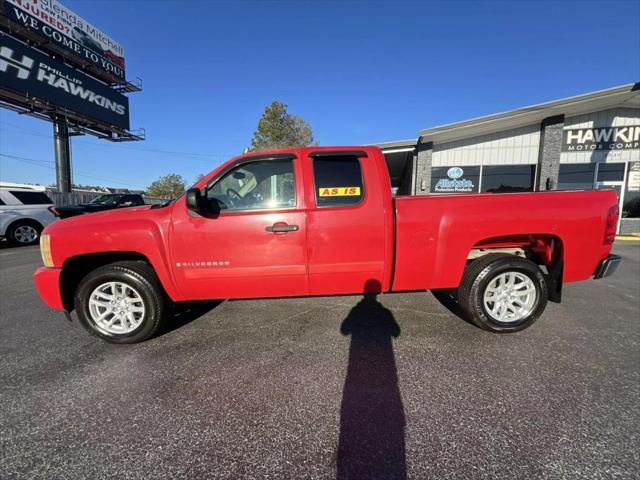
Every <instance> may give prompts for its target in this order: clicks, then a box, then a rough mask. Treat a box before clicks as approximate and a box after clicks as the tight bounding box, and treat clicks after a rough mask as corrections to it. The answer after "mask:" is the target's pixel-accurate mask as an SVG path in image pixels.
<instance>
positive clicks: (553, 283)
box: [34, 147, 620, 343]
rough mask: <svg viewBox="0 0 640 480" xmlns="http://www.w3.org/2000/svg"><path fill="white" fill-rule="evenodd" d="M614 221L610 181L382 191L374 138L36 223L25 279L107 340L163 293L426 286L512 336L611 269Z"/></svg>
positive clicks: (157, 306)
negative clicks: (523, 188)
mask: <svg viewBox="0 0 640 480" xmlns="http://www.w3.org/2000/svg"><path fill="white" fill-rule="evenodd" d="M617 219H618V206H617V199H616V194H615V192H613V191H609V190H607V191H573V192H555V191H548V192H538V193H506V194H492V193H484V194H452V195H449V194H446V195H442V194H437V195H425V196H401V197H396V198H393V197H392V194H391V185H390V180H389V174H388V171H387V167H386V163H385V160H384V157H383V155H382V153H381V151H380V150H379V149H378V148H375V147H309V148H291V149H285V150H276V151H268V152H258V153H250V154H247V155H242V156H239V157H237V158H233V159H231V160H230V161H228V162H227V163H225V164H223V165H221V166H220V167H218V168H217V169H215V170H214V171H213V172H211V173H210V174H209V175H208V176H206V177H204V178H203V179H202V180H200V181H199V182H198V183H197V184H196V185H195V186H194V187H193V188H191V189H189V190H188V191H187V192H186V193H185V194H184V195H183V196H181V197H180V198H178V199H177V200H175V201H173V202H172V203H169V204H164V205H153V206H150V205H148V206H141V207H132V208H127V209H123V210H112V211H108V212H99V213H95V214H91V215H83V216H79V217H74V218H70V219H67V220H63V221H60V222H57V223H54V224H52V225H50V226H48V227H47V228H46V229H45V231H44V234H43V235H42V239H41V251H42V257H43V261H44V265H45V266H44V267H42V268H39V269H38V270H37V271H36V272H35V275H34V279H35V284H36V288H37V290H38V292H39V293H40V295H41V297H42V298H43V300H44V301H45V303H46V304H47V305H49V306H50V307H53V308H55V309H58V310H64V311H71V310H74V309H75V310H76V312H77V315H78V318H79V320H80V322H81V323H82V325H83V326H84V327H85V328H86V329H87V330H88V331H89V332H91V333H93V334H94V335H97V336H98V337H100V338H102V339H104V340H107V341H110V342H113V343H134V342H139V341H142V340H144V339H147V338H149V337H151V336H152V335H154V334H155V333H157V332H158V331H159V330H160V329H161V328H162V326H163V324H164V323H165V322H166V321H167V318H168V313H169V312H170V305H171V302H182V301H193V300H205V299H227V298H258V297H285V296H307V295H341V294H358V293H378V292H402V291H416V290H427V289H456V292H457V300H458V302H459V304H460V306H461V307H462V309H463V311H464V312H465V313H466V315H468V317H469V319H471V320H472V321H473V322H474V323H475V324H477V325H478V326H480V327H481V328H484V329H487V330H490V331H493V332H515V331H518V330H522V329H524V328H526V327H528V326H530V325H531V324H532V323H533V322H535V320H536V319H537V318H538V317H539V316H540V314H541V313H542V311H543V310H544V308H545V306H546V304H547V301H548V300H551V301H559V300H560V294H561V288H562V284H563V282H574V281H578V280H585V279H588V278H590V277H595V278H601V277H604V276H607V275H610V274H611V273H612V272H613V271H614V270H615V268H616V267H617V265H618V263H619V260H620V259H619V257H617V256H615V255H610V254H609V252H610V250H611V245H612V243H613V240H614V237H615V231H616V223H617ZM372 289H373V290H376V292H368V290H372Z"/></svg>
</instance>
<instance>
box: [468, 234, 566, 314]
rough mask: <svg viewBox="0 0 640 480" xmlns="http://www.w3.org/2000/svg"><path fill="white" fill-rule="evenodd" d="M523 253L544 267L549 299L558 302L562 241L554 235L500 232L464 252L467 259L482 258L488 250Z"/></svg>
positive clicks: (560, 291) (560, 294)
mask: <svg viewBox="0 0 640 480" xmlns="http://www.w3.org/2000/svg"><path fill="white" fill-rule="evenodd" d="M510 250H511V251H513V250H516V251H518V252H522V254H520V255H518V254H516V255H517V256H524V258H528V259H529V260H532V261H534V262H535V263H537V264H538V266H544V269H543V272H544V274H545V278H546V281H547V286H548V293H549V300H551V301H553V302H557V303H559V302H560V301H561V299H562V275H563V270H564V242H563V240H562V238H561V237H560V236H558V235H556V234H549V233H532V234H515V235H500V236H495V237H489V238H485V239H482V240H479V241H476V242H475V244H474V245H473V246H472V247H471V249H470V250H469V252H468V253H467V264H468V263H469V261H473V260H476V259H477V258H481V257H482V256H484V255H487V254H489V253H496V252H501V251H502V252H508V251H510Z"/></svg>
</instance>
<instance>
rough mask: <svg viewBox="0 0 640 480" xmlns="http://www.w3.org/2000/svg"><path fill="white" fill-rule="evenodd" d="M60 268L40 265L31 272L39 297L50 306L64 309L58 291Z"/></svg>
mask: <svg viewBox="0 0 640 480" xmlns="http://www.w3.org/2000/svg"><path fill="white" fill-rule="evenodd" d="M61 273H62V269H61V268H48V267H40V268H39V269H37V270H36V271H35V273H34V274H33V282H34V283H35V285H36V290H37V291H38V294H39V295H40V298H42V300H43V301H44V303H46V304H47V305H48V306H50V307H51V308H55V309H56V310H64V309H65V308H64V304H63V302H62V295H61V292H60V274H61Z"/></svg>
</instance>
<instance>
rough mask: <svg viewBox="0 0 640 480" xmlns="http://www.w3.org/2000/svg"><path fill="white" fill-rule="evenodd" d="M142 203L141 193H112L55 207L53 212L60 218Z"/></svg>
mask: <svg viewBox="0 0 640 480" xmlns="http://www.w3.org/2000/svg"><path fill="white" fill-rule="evenodd" d="M137 205H144V199H143V198H142V195H138V194H133V193H114V194H106V195H100V196H99V197H97V198H94V199H93V200H91V201H90V202H89V203H81V204H80V205H68V206H64V207H55V209H54V210H55V214H56V215H57V216H58V217H60V218H69V217H75V216H76V215H82V214H83V213H93V212H102V211H104V210H112V209H114V208H121V207H134V206H137Z"/></svg>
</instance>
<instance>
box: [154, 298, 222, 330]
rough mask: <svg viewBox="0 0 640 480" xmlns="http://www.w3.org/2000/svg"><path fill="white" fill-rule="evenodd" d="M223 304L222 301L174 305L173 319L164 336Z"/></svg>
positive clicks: (170, 320) (169, 322)
mask: <svg viewBox="0 0 640 480" xmlns="http://www.w3.org/2000/svg"><path fill="white" fill-rule="evenodd" d="M221 303H222V300H206V301H201V302H179V303H176V304H175V305H173V309H172V311H171V318H170V319H169V321H168V322H167V326H166V327H165V329H164V331H163V332H162V335H166V334H167V333H170V332H173V331H174V330H178V329H179V328H182V327H184V326H185V325H187V324H189V323H191V322H193V321H194V320H197V319H198V318H200V317H202V316H203V315H206V314H207V313H209V312H210V311H211V310H213V309H214V308H216V307H217V306H218V305H220V304H221Z"/></svg>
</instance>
